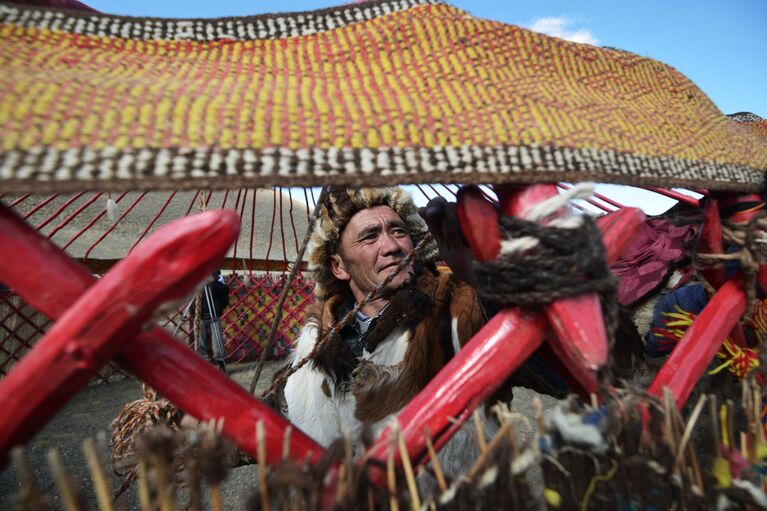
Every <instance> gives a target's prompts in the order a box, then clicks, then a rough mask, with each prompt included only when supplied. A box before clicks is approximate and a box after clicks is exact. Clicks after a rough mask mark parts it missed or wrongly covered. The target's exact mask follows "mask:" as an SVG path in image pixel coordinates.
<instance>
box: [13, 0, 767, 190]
mask: <svg viewBox="0 0 767 511" xmlns="http://www.w3.org/2000/svg"><path fill="white" fill-rule="evenodd" d="M765 170H767V141H766V140H764V139H762V138H760V137H759V136H758V135H756V134H754V133H752V132H751V131H749V130H744V129H741V128H740V127H738V126H737V123H736V122H734V121H732V120H730V119H728V118H727V117H726V116H724V115H723V114H722V113H721V112H720V111H719V110H718V109H717V108H716V106H715V105H714V104H713V103H712V102H711V101H710V100H709V99H708V98H707V97H706V95H705V94H704V93H703V92H702V91H701V90H700V89H698V88H697V87H696V86H695V85H694V84H693V83H692V82H691V81H690V80H688V79H687V78H686V77H685V76H683V75H682V74H681V73H679V72H678V71H676V70H675V69H673V68H671V67H670V66H667V65H665V64H662V63H660V62H658V61H655V60H652V59H648V58H645V57H641V56H639V55H635V54H632V53H629V52H624V51H620V50H614V49H609V48H599V47H595V46H590V45H586V44H577V43H572V42H568V41H564V40H561V39H557V38H554V37H549V36H546V35H543V34H539V33H535V32H531V31H528V30H525V29H522V28H520V27H516V26H511V25H506V24H503V23H496V22H492V21H489V20H484V19H478V18H474V17H472V16H470V15H468V14H467V13H465V12H463V11H461V10H459V9H456V8H454V7H451V6H449V5H445V4H441V3H437V2H432V1H429V0H382V1H372V2H365V3H361V4H350V5H345V6H341V7H337V8H332V9H325V10H322V11H316V12H313V13H295V14H285V15H274V16H271V15H267V16H255V17H246V18H227V19H222V20H156V19H142V18H126V17H119V16H109V15H104V14H100V13H84V12H73V11H57V10H51V9H40V8H32V7H22V6H15V5H8V4H0V193H7V192H16V193H18V192H23V191H30V192H31V191H35V192H38V193H40V192H46V191H61V192H64V191H79V190H83V189H100V190H104V191H112V192H115V191H120V190H129V189H130V190H145V189H180V188H215V187H218V188H233V187H240V186H274V185H277V186H292V185H302V186H316V185H320V184H356V185H361V184H367V185H374V184H397V183H422V182H443V183H453V182H463V183H471V182H484V183H493V182H540V181H556V180H566V181H582V180H585V179H589V180H595V181H601V182H618V183H624V184H646V185H662V186H669V185H670V186H687V187H693V188H710V189H734V190H756V189H757V188H758V186H759V184H760V183H761V181H762V175H763V172H764V171H765Z"/></svg>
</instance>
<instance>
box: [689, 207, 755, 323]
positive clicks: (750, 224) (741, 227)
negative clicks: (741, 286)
mask: <svg viewBox="0 0 767 511" xmlns="http://www.w3.org/2000/svg"><path fill="white" fill-rule="evenodd" d="M765 215H767V213H764V212H762V213H760V214H759V215H758V216H755V217H754V218H752V219H751V220H749V221H747V222H723V224H722V238H723V239H724V241H725V242H727V243H729V244H730V245H731V246H734V247H737V248H738V250H736V251H734V252H730V253H727V254H708V253H698V254H697V257H696V258H695V259H696V271H697V273H698V274H699V275H698V278H699V279H700V281H701V283H702V284H703V286H704V287H705V288H706V291H707V292H708V293H709V294H710V295H713V294H714V293H715V292H716V290H715V289H714V288H713V287H712V286H711V284H710V283H709V282H708V281H706V279H705V278H703V277H702V276H701V275H700V270H702V269H709V268H717V267H721V266H723V265H725V264H727V263H728V262H731V261H735V262H737V263H739V265H740V268H741V270H742V271H743V275H744V282H745V291H746V313H745V314H744V316H743V321H746V322H747V321H749V320H750V319H751V314H752V311H753V310H754V304H755V303H756V285H757V277H758V275H759V266H760V265H761V264H763V263H764V262H765V260H767V232H766V231H767V217H766V216H765Z"/></svg>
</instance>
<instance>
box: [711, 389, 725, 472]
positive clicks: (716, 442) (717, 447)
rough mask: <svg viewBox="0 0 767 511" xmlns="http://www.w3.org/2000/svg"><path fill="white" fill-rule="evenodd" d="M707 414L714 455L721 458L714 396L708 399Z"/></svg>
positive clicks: (717, 414)
mask: <svg viewBox="0 0 767 511" xmlns="http://www.w3.org/2000/svg"><path fill="white" fill-rule="evenodd" d="M708 413H709V415H711V436H712V437H713V440H714V455H715V456H716V457H717V458H721V457H722V433H721V432H720V430H719V411H718V410H717V408H716V395H714V394H711V395H710V396H709V398H708Z"/></svg>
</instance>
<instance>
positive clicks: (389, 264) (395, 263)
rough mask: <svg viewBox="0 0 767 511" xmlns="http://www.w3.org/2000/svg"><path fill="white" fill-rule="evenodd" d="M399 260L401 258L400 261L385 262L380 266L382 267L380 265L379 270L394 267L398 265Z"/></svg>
mask: <svg viewBox="0 0 767 511" xmlns="http://www.w3.org/2000/svg"><path fill="white" fill-rule="evenodd" d="M400 262H401V260H400V261H393V262H391V263H386V264H385V265H384V266H382V267H381V269H380V270H379V271H384V270H388V269H389V268H396V267H397V265H398V264H399V263H400Z"/></svg>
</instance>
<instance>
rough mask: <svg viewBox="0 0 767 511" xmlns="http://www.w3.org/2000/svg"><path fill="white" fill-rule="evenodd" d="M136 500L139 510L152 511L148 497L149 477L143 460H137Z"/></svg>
mask: <svg viewBox="0 0 767 511" xmlns="http://www.w3.org/2000/svg"><path fill="white" fill-rule="evenodd" d="M138 500H139V504H140V505H141V511H153V508H154V506H152V502H151V500H150V497H149V477H148V474H147V466H146V463H145V462H144V460H142V459H140V460H139V461H138Z"/></svg>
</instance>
